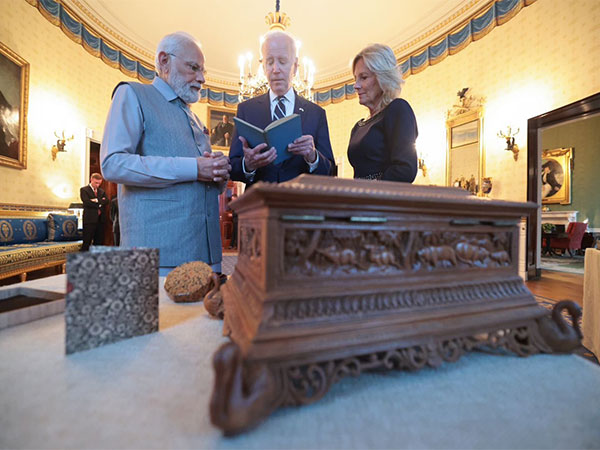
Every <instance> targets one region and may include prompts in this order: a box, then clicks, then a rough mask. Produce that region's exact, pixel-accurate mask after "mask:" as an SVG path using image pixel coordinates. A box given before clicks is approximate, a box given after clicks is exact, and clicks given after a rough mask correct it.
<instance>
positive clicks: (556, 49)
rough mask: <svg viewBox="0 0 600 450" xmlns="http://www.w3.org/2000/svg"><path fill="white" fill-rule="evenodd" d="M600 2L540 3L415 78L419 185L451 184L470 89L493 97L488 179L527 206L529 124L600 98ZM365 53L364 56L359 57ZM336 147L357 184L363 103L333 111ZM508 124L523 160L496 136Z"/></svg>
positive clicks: (411, 83)
mask: <svg viewBox="0 0 600 450" xmlns="http://www.w3.org/2000/svg"><path fill="white" fill-rule="evenodd" d="M598 36H600V2H599V1H598V0H577V1H572V2H568V7H567V4H566V3H565V2H562V1H559V0H539V1H537V2H536V3H534V4H533V5H531V6H529V7H527V8H525V9H523V10H522V11H521V12H519V14H518V15H517V16H516V17H514V18H513V19H512V20H510V21H509V22H508V23H506V24H504V25H502V26H500V27H497V28H496V29H494V30H493V31H492V32H491V33H490V34H488V35H487V36H486V37H485V38H483V39H481V40H479V41H477V42H473V43H471V45H469V46H468V47H467V48H466V49H464V50H463V51H461V52H460V53H458V54H456V55H453V56H450V57H448V58H446V59H445V60H444V61H442V62H441V63H440V64H437V65H435V66H432V67H428V68H427V69H426V70H424V71H423V72H421V73H419V74H417V75H413V76H411V77H409V78H408V79H407V81H406V84H405V86H404V89H403V92H402V97H404V98H405V99H406V100H407V101H408V102H409V103H410V104H411V105H412V107H413V109H414V110H415V114H416V116H417V121H418V125H419V135H420V136H419V139H418V141H417V148H418V150H419V151H422V152H423V153H424V155H425V159H426V163H427V166H428V169H429V173H428V176H427V177H426V178H423V177H422V175H421V173H420V172H419V175H418V177H417V180H416V183H420V184H444V183H445V170H446V168H445V164H446V156H445V155H446V128H445V120H446V119H445V114H446V111H447V110H448V109H449V108H450V107H451V106H452V105H453V104H454V103H455V101H456V99H457V97H456V92H457V91H459V90H460V89H461V88H463V87H467V86H468V87H470V88H471V92H472V93H473V95H477V96H483V97H485V112H484V114H485V115H484V147H485V153H486V158H485V175H486V176H491V177H492V180H493V189H492V193H491V197H494V198H500V199H507V200H519V201H523V200H525V199H526V195H527V179H526V175H527V119H528V118H531V117H534V116H536V115H539V114H542V113H544V112H547V111H550V110H553V109H556V108H558V107H561V106H563V105H565V104H568V103H571V102H574V101H576V100H579V99H582V98H584V97H587V96H589V95H592V94H595V93H597V92H599V91H600V45H599V44H598V42H599V41H598ZM359 50H360V49H356V51H357V52H358V51H359ZM326 110H327V116H328V119H329V123H330V132H331V138H332V145H333V148H334V153H335V156H336V158H337V160H339V161H342V160H343V163H342V167H343V176H345V177H352V175H353V170H352V167H351V166H350V165H349V163H348V162H347V159H346V155H345V154H346V148H347V146H348V140H349V138H350V130H351V128H352V126H353V124H354V123H355V122H356V121H357V120H359V119H360V118H361V117H363V116H364V115H366V113H367V109H366V108H364V107H361V106H360V105H358V99H354V100H349V101H345V102H342V103H338V104H332V105H329V106H327V107H326ZM507 125H511V126H512V127H513V128H520V132H519V134H518V135H517V137H516V142H517V144H518V145H519V147H520V153H519V159H518V161H516V162H515V161H514V159H513V157H512V153H511V152H507V151H505V150H504V147H505V142H504V141H503V140H502V139H499V138H498V137H497V136H496V134H497V132H498V131H499V130H500V129H505V128H506V126H507Z"/></svg>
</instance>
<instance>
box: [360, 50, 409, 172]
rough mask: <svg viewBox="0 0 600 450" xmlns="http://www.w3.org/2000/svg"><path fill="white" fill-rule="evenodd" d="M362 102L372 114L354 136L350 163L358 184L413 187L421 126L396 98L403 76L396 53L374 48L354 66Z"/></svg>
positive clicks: (403, 103)
mask: <svg viewBox="0 0 600 450" xmlns="http://www.w3.org/2000/svg"><path fill="white" fill-rule="evenodd" d="M352 72H353V73H354V80H355V82H354V89H355V90H356V92H357V93H358V102H359V103H360V104H361V105H364V106H366V107H367V108H369V113H370V114H369V117H368V118H367V119H362V120H359V121H358V122H357V123H356V125H354V128H352V132H351V134H350V144H349V145H348V159H349V161H350V164H352V167H354V178H366V179H376V180H388V181H406V182H409V183H412V181H413V180H414V179H415V176H416V175H417V152H416V150H415V140H416V139H417V135H418V131H417V121H416V119H415V114H414V113H413V110H412V108H411V107H410V105H409V104H408V103H407V102H406V101H405V100H402V99H400V98H397V97H398V95H399V94H400V90H401V88H402V84H403V81H402V76H401V75H400V71H399V68H398V66H397V64H396V57H395V56H394V52H393V51H392V49H391V48H390V47H388V46H387V45H381V44H373V45H370V46H368V47H366V48H365V49H363V50H362V51H361V52H360V53H359V54H358V55H356V57H355V58H354V61H353V62H352Z"/></svg>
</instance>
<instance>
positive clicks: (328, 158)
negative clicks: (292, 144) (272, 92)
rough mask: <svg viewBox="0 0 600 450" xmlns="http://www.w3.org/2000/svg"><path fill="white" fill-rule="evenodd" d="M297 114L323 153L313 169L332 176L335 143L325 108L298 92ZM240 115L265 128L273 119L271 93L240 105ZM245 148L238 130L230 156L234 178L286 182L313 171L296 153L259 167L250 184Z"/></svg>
mask: <svg viewBox="0 0 600 450" xmlns="http://www.w3.org/2000/svg"><path fill="white" fill-rule="evenodd" d="M294 113H296V114H299V115H300V117H301V118H302V134H304V135H306V134H310V135H312V137H313V139H314V142H315V148H316V149H317V151H318V152H319V165H318V166H317V168H316V169H315V171H314V172H313V174H314V175H330V174H331V169H332V167H333V166H335V162H334V159H333V151H332V150H331V142H330V141H329V128H328V126H327V116H326V115H325V110H324V109H323V108H321V107H320V106H318V105H315V104H314V103H312V102H309V101H308V100H305V99H304V98H302V97H300V96H299V95H298V94H296V101H295V106H294ZM237 116H238V117H239V118H240V119H243V120H245V121H246V122H249V123H251V124H252V125H256V126H257V127H259V128H263V129H264V128H265V127H266V126H267V125H269V124H270V123H271V122H272V121H273V120H272V117H271V106H270V104H269V93H266V94H264V95H261V96H259V97H256V98H253V99H250V100H247V101H245V102H243V103H240V104H239V105H238V110H237ZM243 157H244V151H243V150H242V143H241V142H240V140H239V139H238V133H237V129H236V131H235V133H234V134H233V139H232V141H231V148H230V150H229V159H230V161H231V179H232V180H237V181H243V182H245V183H248V184H252V183H256V182H257V181H270V182H277V183H280V182H283V181H287V180H290V179H292V178H295V177H297V176H298V175H300V174H303V173H309V169H308V164H306V161H304V158H303V157H302V156H292V157H291V158H289V159H288V160H286V161H284V162H283V163H281V164H278V165H277V166H276V165H274V164H273V163H271V164H269V165H268V166H265V167H261V168H260V169H257V170H256V175H255V176H254V180H253V181H252V183H249V182H248V180H247V179H246V175H244V171H243V169H242V158H243Z"/></svg>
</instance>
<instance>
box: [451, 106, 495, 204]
mask: <svg viewBox="0 0 600 450" xmlns="http://www.w3.org/2000/svg"><path fill="white" fill-rule="evenodd" d="M482 130H483V110H482V108H475V109H472V110H470V111H467V112H464V113H462V114H458V115H455V116H453V117H451V118H449V119H448V120H446V141H447V149H446V150H447V151H446V185H447V186H453V187H458V188H461V189H465V190H467V191H469V192H471V194H473V195H477V194H479V192H480V191H481V180H482V178H483V177H484V176H485V174H484V170H485V166H484V161H485V158H484V151H483V142H482V138H481V136H482Z"/></svg>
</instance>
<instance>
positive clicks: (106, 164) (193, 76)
mask: <svg viewBox="0 0 600 450" xmlns="http://www.w3.org/2000/svg"><path fill="white" fill-rule="evenodd" d="M155 63H156V71H157V76H156V77H155V78H154V81H153V82H152V84H150V85H147V84H141V83H135V82H123V83H120V84H119V85H118V86H117V87H116V88H115V90H114V92H113V99H112V103H111V106H110V111H109V114H108V118H107V120H106V125H105V128H104V137H103V139H102V146H101V150H100V160H101V167H102V173H103V175H104V177H105V178H106V179H107V180H109V181H112V182H114V183H118V184H119V188H118V201H119V209H120V211H119V212H120V218H119V220H120V227H121V246H124V247H152V248H158V249H159V250H160V273H161V275H166V274H167V273H168V272H169V271H170V270H172V269H173V268H174V267H176V266H178V265H180V264H183V263H186V262H190V261H204V262H205V263H207V264H209V265H210V266H211V267H212V268H213V270H214V271H215V272H220V271H221V257H222V256H221V234H220V228H219V203H218V195H219V193H220V192H222V190H223V188H224V186H225V184H226V183H227V180H228V179H229V172H230V171H231V166H230V165H229V159H228V158H227V157H226V156H224V155H223V154H222V153H221V152H212V150H211V147H210V142H209V138H208V131H207V129H206V127H205V126H204V124H203V123H202V122H201V121H200V120H199V119H198V117H197V116H196V115H195V114H194V113H192V112H191V110H190V108H189V104H190V103H195V102H197V101H198V100H199V98H200V89H201V87H202V83H204V81H205V80H204V73H205V70H204V55H203V54H202V50H201V49H200V44H199V43H198V41H196V39H194V37H193V36H191V35H189V34H187V33H183V32H177V33H173V34H169V35H167V36H165V37H164V38H163V39H162V40H161V41H160V43H159V44H158V48H157V50H156V59H155Z"/></svg>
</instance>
